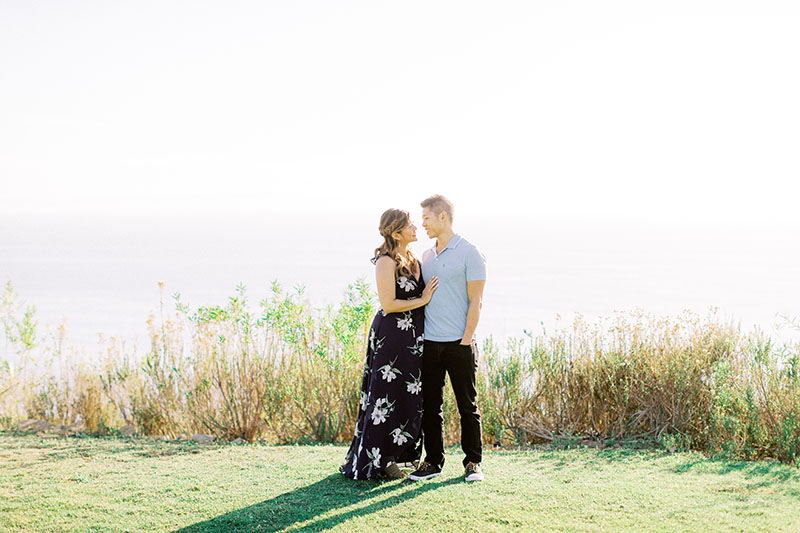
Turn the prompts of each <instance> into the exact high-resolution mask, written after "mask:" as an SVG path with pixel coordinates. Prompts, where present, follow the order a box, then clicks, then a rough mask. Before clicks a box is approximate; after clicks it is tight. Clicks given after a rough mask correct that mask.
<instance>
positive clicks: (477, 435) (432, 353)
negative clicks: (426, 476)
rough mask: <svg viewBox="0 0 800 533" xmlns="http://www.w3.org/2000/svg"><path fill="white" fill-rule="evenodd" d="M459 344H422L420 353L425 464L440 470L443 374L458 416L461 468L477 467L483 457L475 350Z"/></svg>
mask: <svg viewBox="0 0 800 533" xmlns="http://www.w3.org/2000/svg"><path fill="white" fill-rule="evenodd" d="M460 342H461V341H453V342H436V341H428V340H426V341H425V348H424V350H423V352H422V434H423V440H424V442H425V460H426V461H427V462H428V463H430V464H432V465H436V466H438V467H439V468H441V467H442V466H444V415H443V413H442V403H443V402H444V381H445V372H446V373H447V374H448V375H449V376H450V383H451V385H452V386H453V392H454V394H455V397H456V404H457V405H458V413H459V414H460V415H461V449H462V450H464V453H465V454H466V457H465V458H464V466H466V464H467V463H480V462H481V455H482V449H483V446H482V443H481V414H480V412H478V404H477V403H476V397H477V391H476V390H475V372H476V370H477V366H478V361H477V355H478V353H477V349H476V347H474V346H462V345H461V344H460Z"/></svg>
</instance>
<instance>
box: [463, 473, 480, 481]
mask: <svg viewBox="0 0 800 533" xmlns="http://www.w3.org/2000/svg"><path fill="white" fill-rule="evenodd" d="M464 481H483V474H478V475H475V474H472V475H470V476H467V477H465V478H464Z"/></svg>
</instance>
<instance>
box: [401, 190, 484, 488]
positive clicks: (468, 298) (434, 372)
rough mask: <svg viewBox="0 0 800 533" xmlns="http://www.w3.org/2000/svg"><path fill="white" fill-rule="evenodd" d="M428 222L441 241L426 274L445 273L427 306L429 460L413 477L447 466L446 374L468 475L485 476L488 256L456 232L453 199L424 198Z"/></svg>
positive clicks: (425, 429)
mask: <svg viewBox="0 0 800 533" xmlns="http://www.w3.org/2000/svg"><path fill="white" fill-rule="evenodd" d="M421 205H422V226H423V227H424V228H425V231H426V232H427V233H428V236H429V237H431V238H435V239H436V244H435V246H434V247H433V248H431V249H430V250H426V251H425V253H424V254H423V255H422V275H423V278H424V279H431V278H432V277H434V276H436V277H438V278H439V285H438V288H437V290H436V292H435V293H434V294H433V297H432V298H431V301H430V303H429V304H428V305H427V306H426V307H425V344H424V348H423V354H422V434H423V440H424V443H425V461H423V462H422V463H420V465H419V468H417V470H416V471H414V472H412V473H411V474H409V476H408V479H411V480H413V481H418V480H421V479H430V478H432V477H435V476H438V475H440V474H441V473H442V467H443V466H444V427H443V422H444V416H443V413H442V402H443V400H444V383H445V373H447V374H448V375H449V376H450V383H451V384H452V386H453V392H454V394H455V397H456V403H457V404H458V412H459V415H460V417H461V449H462V450H463V451H464V454H465V455H466V457H465V458H464V461H463V463H464V468H465V474H464V475H465V479H466V480H467V481H481V480H483V472H482V471H481V466H480V464H481V454H482V448H483V447H482V442H481V415H480V413H479V412H478V405H477V403H476V396H477V391H476V389H475V371H476V369H477V348H476V346H475V343H474V341H473V337H474V334H475V328H477V326H478V319H479V318H480V313H481V305H482V301H483V287H484V285H485V284H486V259H485V258H484V257H483V254H481V253H480V252H479V251H478V249H477V248H476V247H475V246H474V245H473V244H471V243H469V242H467V240H466V239H464V238H463V237H461V236H460V235H458V234H456V233H454V232H453V204H452V203H451V202H450V201H449V200H448V199H447V198H445V197H444V196H441V195H436V196H431V197H430V198H428V199H426V200H424V201H423V202H422V203H421Z"/></svg>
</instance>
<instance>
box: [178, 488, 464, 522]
mask: <svg viewBox="0 0 800 533" xmlns="http://www.w3.org/2000/svg"><path fill="white" fill-rule="evenodd" d="M454 483H463V478H462V477H461V476H458V477H454V478H451V479H437V480H431V481H421V482H417V483H414V482H411V481H388V482H383V483H375V482H374V481H353V480H351V479H348V478H346V477H345V476H343V475H342V474H331V475H330V476H328V477H326V478H325V479H321V480H320V481H317V482H316V483H314V484H312V485H308V486H305V487H301V488H298V489H295V490H293V491H290V492H286V493H284V494H281V495H279V496H276V497H275V498H272V499H270V500H265V501H263V502H261V503H257V504H254V505H250V506H248V507H244V508H242V509H237V510H235V511H232V512H230V513H227V514H224V515H221V516H218V517H216V518H212V519H211V520H207V521H205V522H198V523H197V524H193V525H191V526H188V527H185V528H182V529H179V530H177V533H197V532H205V531H278V530H281V529H285V528H288V527H290V526H293V525H299V524H302V523H303V522H308V523H306V524H303V525H302V527H300V528H299V529H297V530H296V531H320V530H325V529H329V528H332V527H334V526H336V525H338V524H341V523H343V522H345V521H347V520H349V519H351V518H356V517H361V516H367V515H370V514H372V513H375V512H377V511H380V510H383V509H386V508H388V507H392V506H395V505H398V504H401V503H403V502H406V501H408V500H411V499H413V498H416V497H417V496H419V495H421V494H424V493H426V492H429V491H431V490H436V489H439V488H441V487H443V486H446V485H451V484H454ZM356 504H358V506H357V507H355V508H353V506H354V505H356ZM336 509H347V510H346V511H344V512H341V513H338V514H335V515H333V516H327V517H322V515H325V514H327V513H329V512H330V511H334V510H336Z"/></svg>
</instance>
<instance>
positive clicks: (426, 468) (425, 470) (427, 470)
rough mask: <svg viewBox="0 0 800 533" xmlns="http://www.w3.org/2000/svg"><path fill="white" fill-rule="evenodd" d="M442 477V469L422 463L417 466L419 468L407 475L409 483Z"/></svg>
mask: <svg viewBox="0 0 800 533" xmlns="http://www.w3.org/2000/svg"><path fill="white" fill-rule="evenodd" d="M440 475H442V469H441V468H439V467H438V466H435V465H432V464H430V463H426V462H425V461H422V462H421V463H420V464H419V468H417V469H416V470H415V471H413V472H411V473H410V474H409V475H408V479H410V480H411V481H422V480H423V479H430V478H432V477H436V476H440Z"/></svg>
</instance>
